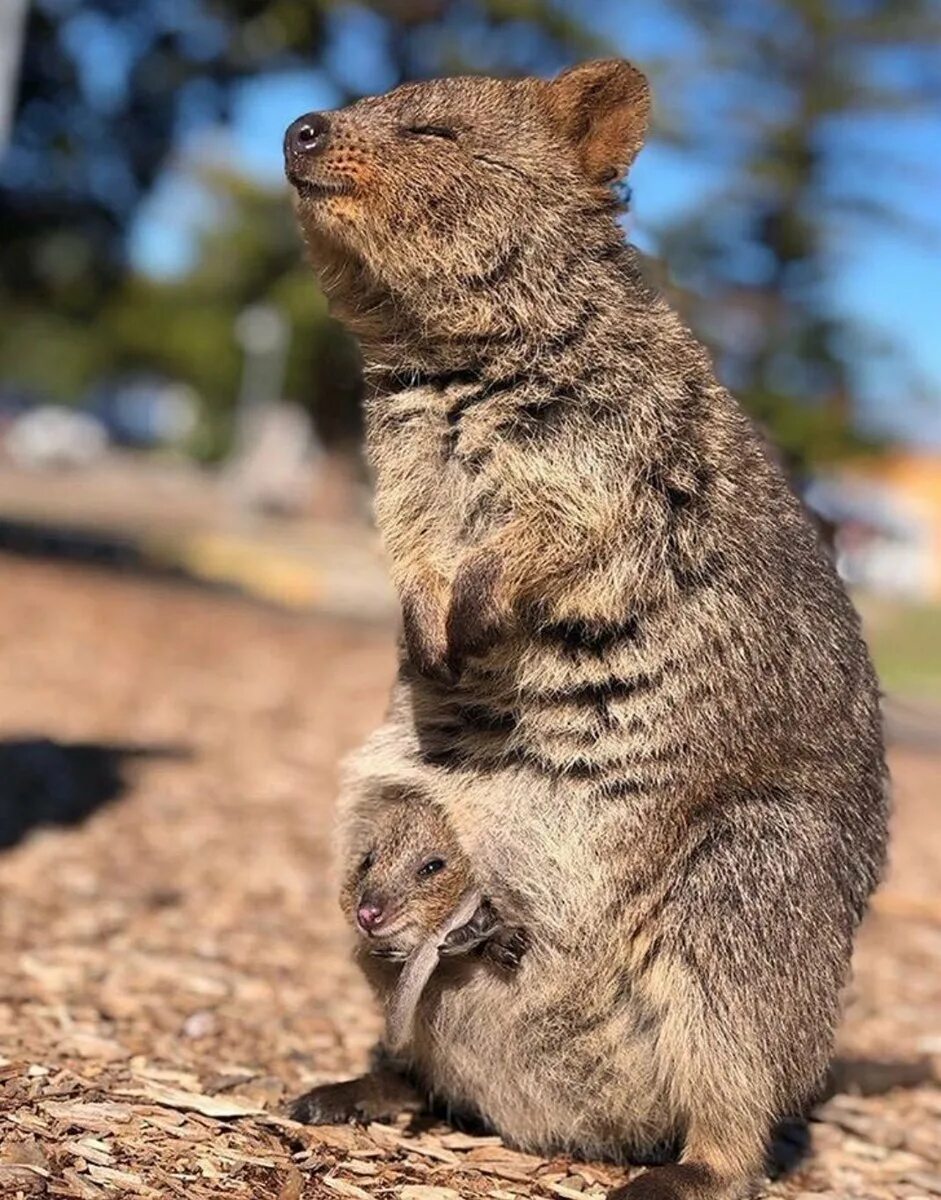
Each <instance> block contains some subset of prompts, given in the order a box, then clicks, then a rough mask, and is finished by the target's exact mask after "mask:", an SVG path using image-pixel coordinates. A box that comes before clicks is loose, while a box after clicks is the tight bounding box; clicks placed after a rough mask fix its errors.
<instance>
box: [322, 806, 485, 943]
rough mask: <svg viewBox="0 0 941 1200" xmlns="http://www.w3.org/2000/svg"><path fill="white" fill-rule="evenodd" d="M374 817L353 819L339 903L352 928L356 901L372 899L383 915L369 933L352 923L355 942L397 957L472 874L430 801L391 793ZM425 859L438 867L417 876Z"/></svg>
mask: <svg viewBox="0 0 941 1200" xmlns="http://www.w3.org/2000/svg"><path fill="white" fill-rule="evenodd" d="M374 818H375V819H373V820H371V821H363V822H362V823H361V824H360V827H359V830H358V838H357V841H358V852H357V854H356V856H355V857H354V858H353V859H352V860H351V861H348V862H347V863H346V864H345V866H346V871H345V874H344V878H343V882H342V886H341V891H340V907H341V908H342V909H343V912H344V915H345V916H346V918H347V919H348V921H349V922H350V924H351V925H352V926H353V928H354V929H358V926H357V922H356V910H357V909H358V908H359V906H360V905H361V904H363V903H365V902H367V901H368V902H373V903H376V904H378V905H379V906H380V907H381V908H382V909H383V910H384V912H385V914H386V919H385V921H384V923H383V924H382V925H381V926H380V927H379V928H378V929H377V930H376V931H375V933H373V934H371V935H366V934H363V931H362V930H359V932H360V934H361V935H362V936H363V939H364V941H363V949H365V950H366V951H367V952H368V953H372V954H376V953H378V954H380V955H382V956H384V957H386V958H393V959H399V960H401V959H404V958H407V957H408V955H409V954H411V953H412V951H414V950H415V949H417V947H418V946H419V945H421V943H422V942H423V941H424V940H425V938H427V937H428V935H429V934H430V933H433V932H434V930H435V929H437V928H438V927H439V926H440V925H441V924H442V922H443V921H444V919H445V917H447V916H448V914H449V913H451V912H452V911H453V910H454V908H455V907H456V906H457V903H458V901H459V900H460V899H461V897H462V896H463V895H464V893H465V892H466V891H468V889H469V888H470V887H471V885H472V883H473V874H472V872H471V868H470V862H469V860H468V858H467V855H466V854H464V852H463V850H462V849H461V846H460V843H459V842H458V840H457V838H456V837H455V835H454V831H453V829H452V828H451V826H450V825H449V824H448V821H447V819H446V818H445V815H444V812H443V811H442V810H441V809H440V808H439V807H438V806H437V805H435V804H429V803H426V802H421V801H420V800H418V799H415V798H391V799H389V800H388V802H386V803H384V804H383V805H381V807H380V808H379V809H378V811H375V813H374ZM363 847H365V849H363ZM360 850H361V851H362V852H361V853H360V852H359V851H360ZM433 860H434V861H436V862H441V863H443V864H444V865H443V867H442V868H441V869H440V870H439V871H437V872H436V873H435V874H433V875H422V874H421V870H422V867H423V866H425V865H426V864H428V863H429V862H431V861H433Z"/></svg>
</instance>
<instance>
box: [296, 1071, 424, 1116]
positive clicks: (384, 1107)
mask: <svg viewBox="0 0 941 1200" xmlns="http://www.w3.org/2000/svg"><path fill="white" fill-rule="evenodd" d="M423 1107H424V1099H423V1097H422V1096H421V1094H420V1093H419V1092H418V1091H417V1090H416V1089H415V1088H414V1087H413V1086H412V1085H411V1084H410V1083H409V1081H408V1080H407V1079H405V1078H403V1076H401V1075H399V1074H397V1073H396V1072H394V1071H387V1070H383V1071H373V1072H371V1073H370V1074H369V1075H361V1076H360V1077H359V1078H358V1079H346V1080H344V1081H343V1082H342V1083H327V1084H324V1085H323V1086H322V1087H316V1088H313V1089H312V1090H311V1091H309V1092H306V1093H305V1094H304V1095H303V1096H300V1097H298V1099H297V1100H295V1101H294V1102H293V1104H292V1105H291V1107H290V1109H289V1112H290V1115H291V1117H292V1118H293V1119H294V1120H295V1121H301V1122H302V1123H303V1124H305V1125H345V1124H348V1123H349V1122H357V1123H359V1124H363V1125H366V1124H368V1123H369V1122H370V1121H383V1120H391V1119H392V1118H394V1117H397V1116H398V1115H399V1113H403V1112H419V1111H420V1110H421V1109H422V1108H423Z"/></svg>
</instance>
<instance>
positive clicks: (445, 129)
mask: <svg viewBox="0 0 941 1200" xmlns="http://www.w3.org/2000/svg"><path fill="white" fill-rule="evenodd" d="M405 132H406V133H410V134H412V135H414V136H415V137H436V138H445V139H446V140H447V141H449V142H456V141H457V130H456V129H451V128H449V126H447V125H406V127H405Z"/></svg>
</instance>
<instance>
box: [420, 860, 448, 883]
mask: <svg viewBox="0 0 941 1200" xmlns="http://www.w3.org/2000/svg"><path fill="white" fill-rule="evenodd" d="M447 865H448V864H447V863H446V862H445V861H444V859H443V858H429V859H428V861H427V862H426V863H422V865H421V866H420V867H419V868H418V875H419V878H420V879H427V878H428V876H429V875H437V874H438V872H439V871H443V870H444V868H445V867H446V866H447Z"/></svg>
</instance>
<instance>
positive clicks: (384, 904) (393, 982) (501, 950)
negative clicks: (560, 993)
mask: <svg viewBox="0 0 941 1200" xmlns="http://www.w3.org/2000/svg"><path fill="white" fill-rule="evenodd" d="M358 841H359V846H358V850H359V851H362V853H359V852H358V853H357V854H356V855H355V856H354V859H353V861H352V862H351V865H350V868H349V870H348V871H347V874H346V877H345V879H344V882H343V888H342V892H341V905H342V907H343V910H344V912H345V914H346V916H347V918H348V919H349V920H350V922H351V923H352V924H353V925H354V926H355V928H356V930H357V932H358V934H359V935H360V942H359V945H358V947H357V950H358V956H359V957H360V959H361V961H362V959H363V958H364V957H365V958H366V959H367V960H368V958H370V957H371V958H373V959H379V960H383V961H384V962H385V963H395V964H401V970H400V971H396V970H394V969H388V968H387V969H385V970H383V969H382V968H381V967H379V968H378V969H377V967H376V965H375V964H369V963H368V961H367V963H366V964H365V966H366V973H367V976H368V977H369V978H370V980H371V982H372V984H373V986H374V988H375V989H376V991H377V992H378V994H379V996H380V998H381V999H382V1001H383V1002H384V1005H385V1008H386V1016H387V1027H386V1038H385V1043H384V1045H385V1048H386V1049H387V1050H388V1051H391V1052H392V1053H396V1052H399V1051H401V1050H402V1049H403V1048H404V1047H405V1046H406V1044H407V1043H408V1040H409V1037H410V1035H411V1032H412V1025H413V1022H414V1018H415V1011H416V1008H417V1006H418V1004H419V1002H420V1001H421V998H422V994H423V992H424V990H425V985H426V984H427V983H428V980H429V979H430V978H431V975H432V974H433V973H434V972H435V970H436V969H437V968H438V967H439V965H440V962H441V959H442V958H444V959H455V958H458V957H464V956H474V957H476V958H478V959H479V960H481V962H482V963H484V962H485V963H487V964H489V965H490V966H491V968H492V967H494V966H495V967H498V968H502V969H504V970H514V969H515V968H516V967H517V966H518V965H519V961H520V958H521V957H522V955H523V954H524V953H525V951H526V947H527V938H526V934H525V931H524V930H522V929H520V928H511V927H507V926H505V925H503V924H502V922H501V921H500V919H499V917H498V914H497V911H496V909H495V907H494V905H493V903H492V902H491V901H490V900H489V899H488V898H486V897H485V896H483V895H482V893H481V891H480V888H479V887H478V885H477V884H476V882H475V880H474V878H473V873H472V871H471V865H470V862H469V860H468V858H467V855H466V854H465V853H464V851H463V850H462V849H461V846H460V843H459V842H458V840H457V838H456V837H455V834H454V831H453V829H452V828H451V826H450V824H449V823H448V821H447V818H446V817H445V814H444V812H443V810H442V809H441V808H440V807H438V805H436V804H434V803H432V802H430V801H427V800H419V799H414V798H412V799H403V800H399V801H397V802H393V803H392V804H391V805H389V806H386V807H382V808H380V809H378V810H377V811H376V812H375V814H374V816H373V819H372V820H368V821H366V822H364V823H363V824H362V826H361V829H360V832H359V839H358ZM363 847H366V848H365V850H363ZM370 966H371V967H372V969H370Z"/></svg>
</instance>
